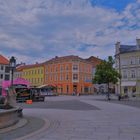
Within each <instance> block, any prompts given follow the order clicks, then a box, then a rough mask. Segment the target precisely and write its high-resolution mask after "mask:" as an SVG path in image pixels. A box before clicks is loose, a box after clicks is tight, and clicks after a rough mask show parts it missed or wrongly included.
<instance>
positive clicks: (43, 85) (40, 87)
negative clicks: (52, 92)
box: [37, 85, 47, 88]
mask: <svg viewBox="0 0 140 140" xmlns="http://www.w3.org/2000/svg"><path fill="white" fill-rule="evenodd" d="M46 86H47V85H41V86H38V87H37V88H43V87H46Z"/></svg>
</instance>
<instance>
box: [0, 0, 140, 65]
mask: <svg viewBox="0 0 140 140" xmlns="http://www.w3.org/2000/svg"><path fill="white" fill-rule="evenodd" d="M136 38H140V0H20V1H19V0H0V54H2V55H4V56H6V57H7V58H10V57H11V56H15V57H16V59H17V62H18V63H20V62H25V63H27V64H32V63H36V62H43V61H46V60H48V59H51V58H53V57H55V56H66V55H78V56H80V57H83V58H88V57H90V56H96V57H97V56H98V57H99V58H101V59H106V58H107V56H109V55H112V56H114V51H115V43H116V42H117V41H120V42H121V44H129V45H130V44H136Z"/></svg>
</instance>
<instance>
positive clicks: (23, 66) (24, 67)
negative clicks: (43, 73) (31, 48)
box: [16, 63, 44, 71]
mask: <svg viewBox="0 0 140 140" xmlns="http://www.w3.org/2000/svg"><path fill="white" fill-rule="evenodd" d="M43 64H44V63H36V64H31V65H25V64H24V65H20V66H18V67H17V68H16V70H17V71H22V70H23V69H30V68H35V67H40V66H43Z"/></svg>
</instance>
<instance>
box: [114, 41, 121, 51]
mask: <svg viewBox="0 0 140 140" xmlns="http://www.w3.org/2000/svg"><path fill="white" fill-rule="evenodd" d="M120 44H121V43H120V42H117V43H116V44H115V54H119V53H120Z"/></svg>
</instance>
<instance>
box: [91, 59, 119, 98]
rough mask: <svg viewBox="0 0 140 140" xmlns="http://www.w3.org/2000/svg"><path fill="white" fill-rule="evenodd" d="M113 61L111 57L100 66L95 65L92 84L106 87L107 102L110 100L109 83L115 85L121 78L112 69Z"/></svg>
mask: <svg viewBox="0 0 140 140" xmlns="http://www.w3.org/2000/svg"><path fill="white" fill-rule="evenodd" d="M113 65H114V60H113V58H112V56H109V57H108V60H107V61H106V60H104V61H102V62H101V64H99V65H97V67H96V72H95V76H94V79H93V83H97V84H103V83H106V84H107V85H108V100H110V92H109V83H113V84H116V83H117V82H118V79H119V78H121V76H120V74H119V73H118V72H117V71H116V70H115V68H114V67H113Z"/></svg>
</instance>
